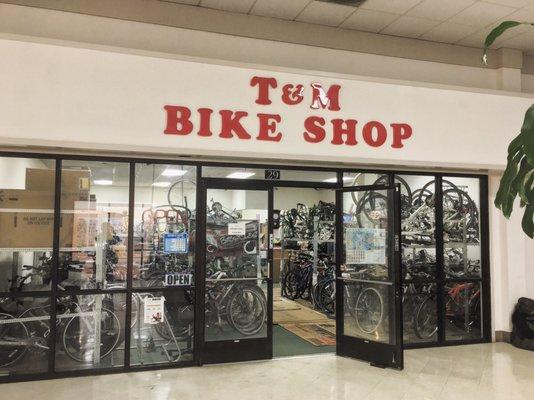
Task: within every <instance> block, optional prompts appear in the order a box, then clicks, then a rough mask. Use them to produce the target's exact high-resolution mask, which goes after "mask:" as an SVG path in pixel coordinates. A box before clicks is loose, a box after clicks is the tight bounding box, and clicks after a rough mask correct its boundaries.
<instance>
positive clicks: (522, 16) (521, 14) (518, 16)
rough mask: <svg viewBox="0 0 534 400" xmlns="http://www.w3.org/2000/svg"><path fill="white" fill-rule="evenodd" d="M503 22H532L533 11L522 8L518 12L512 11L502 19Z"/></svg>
mask: <svg viewBox="0 0 534 400" xmlns="http://www.w3.org/2000/svg"><path fill="white" fill-rule="evenodd" d="M503 20H506V21H509V20H512V21H524V22H527V21H528V22H534V9H530V10H529V9H526V8H522V9H520V10H517V11H514V12H513V13H512V14H510V15H507V16H506V18H504V19H503ZM516 29H517V28H516Z"/></svg>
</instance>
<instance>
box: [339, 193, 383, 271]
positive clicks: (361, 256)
mask: <svg viewBox="0 0 534 400" xmlns="http://www.w3.org/2000/svg"><path fill="white" fill-rule="evenodd" d="M351 195H352V193H351V192H345V193H343V234H344V241H345V246H344V249H343V252H344V260H345V266H344V268H345V269H346V271H344V273H345V274H349V275H350V277H351V278H355V279H373V280H388V279H390V275H391V274H390V272H391V271H390V270H389V266H390V263H389V260H388V255H389V250H388V246H389V243H388V236H387V230H388V219H389V217H388V192H387V191H386V190H369V191H365V192H359V195H360V196H361V200H360V201H359V202H358V206H356V207H355V206H354V203H352V201H351V200H352V196H351ZM348 251H350V254H349V253H348Z"/></svg>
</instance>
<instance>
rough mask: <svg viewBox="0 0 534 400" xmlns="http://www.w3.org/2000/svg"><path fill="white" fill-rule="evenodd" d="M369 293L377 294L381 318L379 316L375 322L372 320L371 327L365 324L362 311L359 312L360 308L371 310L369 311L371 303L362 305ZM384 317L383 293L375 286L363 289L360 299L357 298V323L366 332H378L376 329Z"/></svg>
mask: <svg viewBox="0 0 534 400" xmlns="http://www.w3.org/2000/svg"><path fill="white" fill-rule="evenodd" d="M368 293H373V295H374V296H376V298H377V299H378V303H379V304H380V306H379V308H380V318H378V320H377V321H374V322H373V321H372V322H371V324H370V327H368V326H364V324H363V322H364V321H363V320H362V318H361V317H360V313H359V311H360V310H366V311H365V312H369V311H368V310H369V309H370V307H369V304H365V305H364V306H363V307H362V305H363V304H360V303H363V301H364V300H365V297H364V296H367V294H368ZM383 318H384V302H383V301H382V295H381V294H380V293H379V292H378V290H376V289H375V288H373V287H367V288H365V289H363V290H362V291H361V292H360V294H359V295H358V299H357V300H356V324H357V325H358V328H359V329H360V330H361V331H362V332H364V333H367V334H371V333H373V332H376V330H377V329H378V327H379V326H380V324H381V323H382V320H383Z"/></svg>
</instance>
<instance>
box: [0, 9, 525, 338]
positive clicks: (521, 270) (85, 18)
mask: <svg viewBox="0 0 534 400" xmlns="http://www.w3.org/2000/svg"><path fill="white" fill-rule="evenodd" d="M12 3H13V2H12ZM35 3H39V2H35ZM62 3H65V2H62ZM95 3H97V2H95ZM183 7H187V6H183ZM182 10H186V9H185V8H182ZM195 12H197V11H195ZM198 12H203V11H198ZM210 13H211V14H210ZM89 14H90V13H86V14H78V13H71V12H63V11H57V10H50V9H42V8H37V7H26V6H19V5H12V4H0V37H3V38H10V39H15V40H24V41H37V42H48V43H55V44H62V45H68V46H77V47H89V48H100V49H103V48H104V49H109V50H112V51H118V52H127V53H136V54H147V55H151V56H155V57H166V58H185V59H191V58H193V59H199V60H203V61H205V62H215V63H226V64H231V65H239V66H264V67H267V68H270V69H281V70H287V69H290V70H292V71H307V72H308V73H309V72H310V71H312V72H315V73H317V74H330V73H335V74H346V75H348V76H353V77H356V76H358V77H363V79H371V80H372V79H379V80H381V81H384V79H385V80H391V81H392V82H399V81H403V82H406V81H409V82H410V84H412V85H421V86H434V87H435V86H436V85H438V86H440V85H448V87H464V88H469V89H473V88H476V89H477V90H478V89H480V90H485V89H499V90H504V91H510V92H524V93H534V69H533V68H532V67H531V65H532V60H531V58H532V57H525V56H523V54H521V52H520V51H518V50H511V49H501V50H496V51H492V52H490V59H491V60H494V61H491V66H490V67H489V68H488V67H484V66H483V65H482V64H481V63H480V59H479V58H480V50H479V49H469V48H465V47H460V46H452V48H451V46H449V45H437V44H436V45H435V46H429V45H425V46H426V47H425V46H423V45H422V46H421V47H420V48H416V50H414V48H415V47H413V46H416V45H415V44H413V42H412V41H409V42H408V41H404V40H401V39H399V40H397V39H395V38H392V39H391V48H393V49H395V48H396V51H394V52H393V53H395V54H396V56H391V55H387V54H384V53H386V52H383V54H372V53H371V51H368V52H359V51H351V50H349V49H348V47H345V48H335V47H334V46H332V45H330V43H331V42H329V41H328V40H327V39H326V38H330V36H329V35H334V33H333V32H332V31H331V30H330V28H324V27H321V28H317V27H314V26H312V25H308V24H298V29H299V31H298V32H296V31H295V32H293V31H291V29H292V28H290V27H287V30H286V31H287V32H289V33H292V32H293V33H295V34H297V33H298V39H295V38H297V36H295V38H293V42H290V41H280V40H273V39H265V38H261V37H251V36H250V35H248V36H247V34H242V35H231V34H228V33H220V32H208V31H206V30H202V29H195V27H194V26H190V27H189V28H187V29H186V28H183V27H173V26H165V25H164V24H158V23H145V22H136V20H125V19H112V18H106V17H105V16H96V15H89ZM212 14H213V11H209V12H208V14H207V15H208V17H209V15H212ZM226 14H228V13H226ZM115 18H117V17H115ZM225 18H230V19H231V18H235V21H233V22H234V25H235V23H236V22H239V23H241V24H249V25H253V24H255V23H256V24H258V23H260V22H261V24H263V25H265V24H266V23H267V22H265V21H264V20H265V19H261V21H259V20H258V18H261V17H251V16H239V17H236V16H234V17H232V16H226V17H225ZM130 19H134V18H133V17H131V18H130ZM231 22H232V21H229V22H228V25H232V23H231ZM168 24H169V23H168ZM168 24H166V25H168ZM340 34H342V32H341V33H340ZM321 35H323V36H321ZM332 37H334V36H332ZM361 37H362V38H363V36H361ZM366 37H367V36H366ZM322 38H325V39H324V40H323V44H321V40H322ZM368 38H369V39H371V37H370V36H369V37H368ZM288 40H292V39H288ZM296 41H298V42H299V43H295V42H296ZM412 44H413V46H412ZM410 46H412V47H410ZM339 47H343V46H339ZM408 47H410V49H411V51H410V52H409V53H407V54H409V55H411V56H412V57H413V58H407V57H406V56H404V57H403V56H402V50H403V48H408ZM455 47H456V49H455ZM418 50H419V51H418ZM425 51H428V52H429V54H430V53H432V54H437V53H440V52H442V53H444V54H445V53H446V54H449V53H450V54H454V53H455V51H456V52H457V54H459V55H461V57H460V56H459V57H457V58H454V59H451V61H450V62H447V60H442V61H440V62H438V61H432V60H436V59H437V58H436V57H431V56H425V53H424V52H425ZM417 54H419V55H422V57H417V59H415V58H416V57H415V55H417ZM429 60H430V61H429ZM475 60H477V61H475ZM464 61H466V62H464ZM125 73H126V71H125ZM520 124H521V121H518V122H517V126H515V127H514V126H511V127H510V129H511V130H516V129H519V127H520ZM504 151H505V149H503V152H504ZM401 167H402V166H399V169H402V168H401ZM501 173H502V172H501V171H491V176H490V204H492V203H493V199H494V196H495V193H496V190H497V188H498V182H499V179H500V175H501ZM520 217H521V215H520V213H518V212H517V211H516V212H515V213H514V215H513V216H512V218H511V220H510V221H507V220H505V219H504V218H503V217H502V215H501V214H500V212H498V211H497V210H495V209H494V208H493V207H490V237H491V242H490V248H491V271H492V272H491V273H492V297H493V321H494V330H495V331H510V314H511V311H512V307H513V304H514V303H515V301H516V300H517V298H518V297H519V296H529V297H534V274H532V273H531V270H532V260H533V259H534V254H533V253H534V246H533V242H532V240H529V239H527V238H526V236H525V235H524V234H523V233H522V231H521V227H520Z"/></svg>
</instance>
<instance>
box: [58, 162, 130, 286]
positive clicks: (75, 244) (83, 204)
mask: <svg viewBox="0 0 534 400" xmlns="http://www.w3.org/2000/svg"><path fill="white" fill-rule="evenodd" d="M61 173H62V176H63V177H64V179H63V178H62V185H61V194H62V201H61V229H60V259H59V282H60V285H61V287H73V288H80V289H95V288H103V289H105V288H108V289H113V288H121V287H125V286H126V264H127V252H128V249H127V244H128V240H127V239H128V201H129V164H127V163H116V162H100V161H99V162H96V161H95V162H92V161H70V160H66V161H64V162H63V166H62V171H61Z"/></svg>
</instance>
